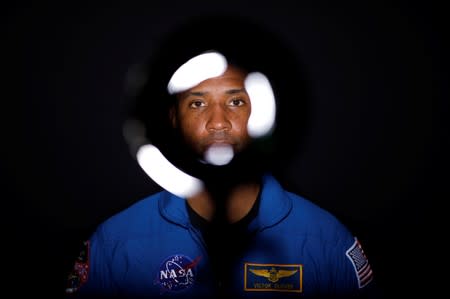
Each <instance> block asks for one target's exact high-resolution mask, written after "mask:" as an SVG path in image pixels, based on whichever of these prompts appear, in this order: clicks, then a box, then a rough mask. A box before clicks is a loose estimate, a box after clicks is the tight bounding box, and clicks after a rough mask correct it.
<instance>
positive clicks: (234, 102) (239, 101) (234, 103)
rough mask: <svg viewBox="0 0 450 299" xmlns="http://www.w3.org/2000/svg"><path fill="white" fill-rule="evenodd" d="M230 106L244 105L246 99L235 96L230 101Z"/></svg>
mask: <svg viewBox="0 0 450 299" xmlns="http://www.w3.org/2000/svg"><path fill="white" fill-rule="evenodd" d="M229 105H230V106H236V107H237V106H243V105H245V101H244V100H243V99H241V98H235V99H231V101H230V102H229Z"/></svg>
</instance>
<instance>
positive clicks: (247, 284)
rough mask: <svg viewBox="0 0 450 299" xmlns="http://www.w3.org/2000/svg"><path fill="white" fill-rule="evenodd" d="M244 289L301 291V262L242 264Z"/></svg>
mask: <svg viewBox="0 0 450 299" xmlns="http://www.w3.org/2000/svg"><path fill="white" fill-rule="evenodd" d="M244 271H245V272H244V290H245V291H273V292H296V293H301V292H302V290H303V289H302V281H303V265H301V264H256V263H245V264H244Z"/></svg>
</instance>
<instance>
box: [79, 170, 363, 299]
mask: <svg viewBox="0 0 450 299" xmlns="http://www.w3.org/2000/svg"><path fill="white" fill-rule="evenodd" d="M248 233H249V246H248V248H246V250H245V251H244V252H242V254H241V255H240V256H238V257H236V259H235V260H233V263H232V265H230V266H231V267H232V269H233V272H232V275H231V276H232V277H229V279H230V282H231V284H230V285H227V286H226V289H227V290H228V291H229V292H230V293H232V294H233V298H273V297H274V295H277V296H278V295H286V296H293V297H296V296H297V297H298V296H299V295H301V296H302V297H307V296H316V295H318V294H347V293H350V292H354V291H360V290H362V289H364V287H363V286H364V281H361V279H370V278H371V275H365V276H364V274H361V273H362V271H363V270H364V269H362V270H359V268H363V267H366V268H367V267H369V269H366V270H364V271H369V270H370V266H367V265H365V264H367V261H366V260H364V258H365V257H364V256H361V254H360V253H361V250H359V249H358V248H357V247H355V244H357V240H356V238H355V237H354V236H353V235H352V233H351V232H349V231H348V229H347V228H346V227H345V226H344V225H343V224H342V223H340V222H339V221H338V220H337V219H336V218H335V217H334V216H333V215H331V214H330V213H328V212H327V211H325V210H323V209H322V208H320V207H318V206H317V205H315V204H313V203H312V202H310V201H308V200H307V199H305V198H303V197H301V196H298V195H296V194H293V193H291V192H288V191H286V190H284V189H283V188H282V187H281V185H280V184H279V183H278V182H277V180H276V179H275V178H274V177H273V176H271V175H266V176H264V179H263V188H262V193H261V201H260V205H259V211H258V213H257V216H256V217H255V218H254V219H253V220H252V222H251V223H250V225H249V226H248ZM352 246H353V247H352ZM352 248H354V249H353V250H351V249H352ZM221 254H223V255H226V254H227V248H223V253H221ZM358 254H359V255H358ZM88 261H89V270H88V278H87V282H86V283H84V284H83V285H82V286H81V287H80V289H79V290H78V292H77V293H78V294H80V295H82V294H104V295H125V294H126V295H127V297H132V295H137V296H143V295H145V296H148V297H149V298H154V297H157V296H159V295H161V296H163V297H166V296H168V297H171V296H173V297H189V298H202V297H208V296H213V295H214V291H215V286H216V282H215V281H214V280H213V274H212V270H211V265H210V258H209V256H208V253H207V250H206V248H205V245H204V242H203V239H202V235H201V233H200V232H199V231H197V230H196V229H195V228H194V227H193V226H192V225H191V224H190V221H189V216H188V212H187V209H186V205H185V200H184V199H183V198H180V197H177V196H175V195H173V194H170V193H169V192H166V191H162V192H159V193H157V194H154V195H151V196H149V197H147V198H144V199H142V200H141V201H139V202H137V203H135V204H134V205H132V206H130V207H129V208H127V209H126V210H124V211H122V212H120V213H118V214H116V215H114V216H113V217H111V218H109V219H108V220H107V221H105V222H104V223H102V224H101V225H100V226H99V227H98V229H97V230H96V231H95V233H94V234H93V235H92V237H91V238H90V240H89V254H88ZM369 285H370V283H369Z"/></svg>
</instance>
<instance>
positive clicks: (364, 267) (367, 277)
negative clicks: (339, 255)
mask: <svg viewBox="0 0 450 299" xmlns="http://www.w3.org/2000/svg"><path fill="white" fill-rule="evenodd" d="M345 254H346V255H347V257H348V258H349V259H350V261H351V262H352V265H353V267H354V269H355V273H356V278H357V279H358V286H359V288H363V287H365V286H366V285H367V284H368V283H369V282H371V281H372V279H373V273H372V269H371V267H370V264H369V260H368V259H367V256H366V254H365V253H364V250H363V249H362V246H361V244H360V243H359V241H358V239H357V238H355V242H354V243H353V245H352V246H351V247H350V248H349V249H348V250H347V251H346V252H345Z"/></svg>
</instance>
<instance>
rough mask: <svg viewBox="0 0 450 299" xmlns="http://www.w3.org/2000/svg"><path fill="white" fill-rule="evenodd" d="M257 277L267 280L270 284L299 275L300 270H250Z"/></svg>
mask: <svg viewBox="0 0 450 299" xmlns="http://www.w3.org/2000/svg"><path fill="white" fill-rule="evenodd" d="M249 270H250V272H252V273H253V274H255V275H258V276H262V277H265V278H267V280H269V281H270V282H277V281H278V280H280V278H283V277H289V276H292V275H294V274H295V273H297V271H298V270H281V269H280V270H277V269H275V268H274V267H272V268H271V269H270V270H269V269H249Z"/></svg>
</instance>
